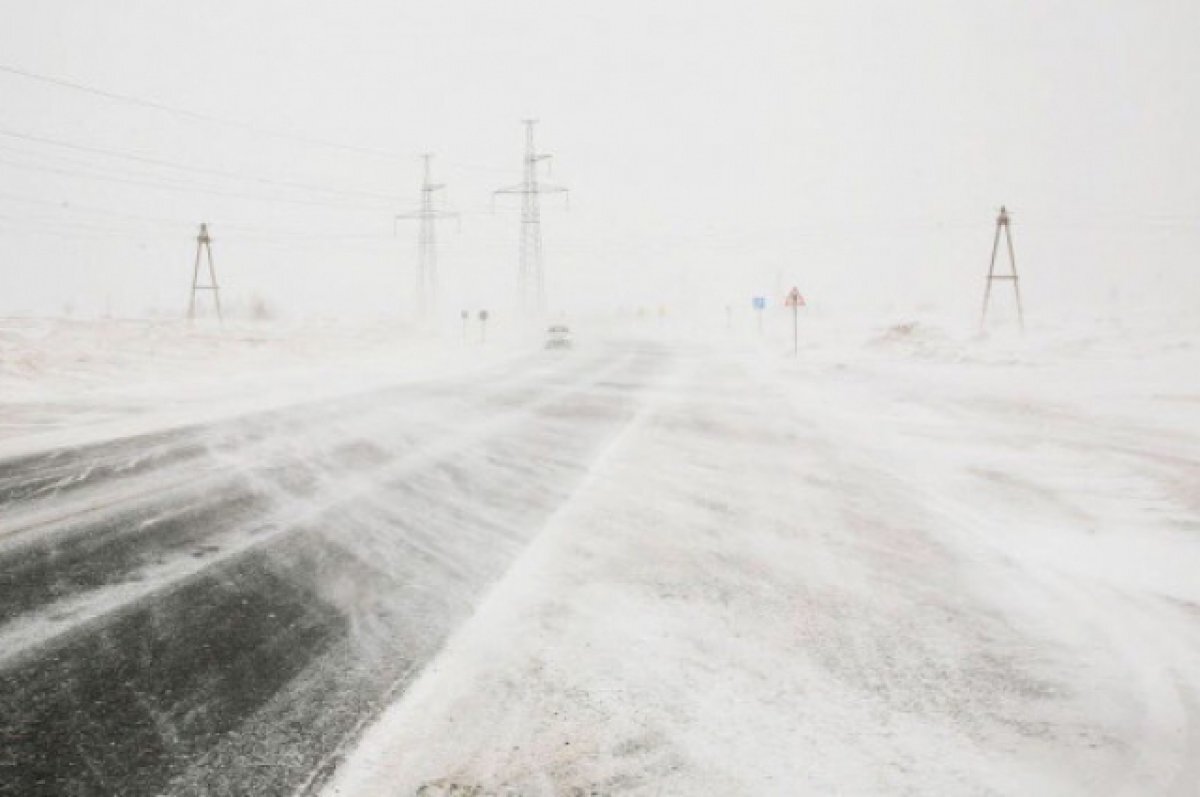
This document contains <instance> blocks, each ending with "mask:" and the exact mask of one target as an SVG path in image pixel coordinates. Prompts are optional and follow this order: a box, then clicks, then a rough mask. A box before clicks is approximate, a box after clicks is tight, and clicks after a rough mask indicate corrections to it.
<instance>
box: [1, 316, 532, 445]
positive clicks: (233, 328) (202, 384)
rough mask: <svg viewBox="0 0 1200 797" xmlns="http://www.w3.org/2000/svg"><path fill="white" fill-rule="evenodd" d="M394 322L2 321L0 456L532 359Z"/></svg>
mask: <svg viewBox="0 0 1200 797" xmlns="http://www.w3.org/2000/svg"><path fill="white" fill-rule="evenodd" d="M472 323H473V326H472V328H471V329H470V330H469V332H470V334H469V336H468V337H467V338H466V339H465V340H464V339H461V338H460V337H459V336H456V335H453V334H451V335H447V336H443V337H438V336H434V335H429V334H422V333H419V332H417V331H415V330H413V329H412V328H410V327H406V326H404V325H400V324H389V323H373V324H366V323H337V322H297V323H289V324H282V323H252V322H246V321H230V322H226V323H225V324H223V325H218V324H216V323H215V322H213V321H211V320H207V321H197V322H196V323H194V324H189V323H188V322H186V321H182V320H115V319H88V320H70V319H49V318H0V454H5V455H7V454H16V453H22V452H25V451H28V450H36V449H42V448H51V447H55V446H61V445H74V444H78V443H81V442H85V441H89V440H104V439H108V438H112V437H117V436H122V435H130V434H137V433H141V432H144V431H147V430H152V429H156V428H163V427H168V426H175V425H179V424H182V423H196V422H203V421H208V420H212V419H215V418H220V417H226V416H229V415H234V414H237V413H242V412H248V411H253V410H256V409H263V408H270V407H277V406H281V405H286V404H291V403H296V402H298V401H311V400H316V399H321V398H330V397H335V396H338V395H344V394H348V393H354V392H361V391H365V390H369V389H371V388H372V387H378V386H380V385H389V384H395V383H398V382H405V381H412V380H417V379H432V378H437V377H443V376H447V375H450V374H455V373H462V372H466V371H469V370H470V369H473V368H478V367H487V366H490V365H494V364H496V363H498V362H501V361H502V360H503V359H504V358H506V357H511V356H514V354H515V353H516V352H519V351H520V350H522V349H527V348H528V346H525V345H523V344H522V342H521V339H520V337H519V336H513V335H511V334H509V335H505V334H503V333H504V330H500V332H501V334H499V335H498V334H496V330H492V332H491V335H490V336H489V339H488V340H487V342H486V345H481V343H480V340H479V330H478V329H477V328H476V327H477V322H472Z"/></svg>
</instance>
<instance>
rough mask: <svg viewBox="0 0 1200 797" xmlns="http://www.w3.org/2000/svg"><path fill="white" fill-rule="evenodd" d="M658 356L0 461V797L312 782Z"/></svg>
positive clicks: (328, 404) (452, 619)
mask: <svg viewBox="0 0 1200 797" xmlns="http://www.w3.org/2000/svg"><path fill="white" fill-rule="evenodd" d="M670 359H671V358H670V356H669V355H668V354H667V353H665V352H663V351H661V350H660V349H659V348H658V347H655V346H614V347H602V348H599V349H597V350H595V351H592V352H580V353H579V354H578V356H572V357H570V358H564V357H554V356H552V355H549V354H547V355H541V354H538V355H536V356H532V357H526V358H524V359H518V360H514V361H512V362H510V363H508V364H507V365H506V366H504V367H497V368H493V369H492V370H490V371H483V372H475V373H472V374H470V375H468V376H463V377H459V378H456V379H443V380H434V381H431V382H426V383H423V384H415V385H404V386H399V387H395V388H390V389H375V390H371V391H368V392H366V393H362V394H359V395H354V396H349V397H344V398H340V399H334V400H322V401H319V402H315V403H311V404H301V405H295V406H291V407H288V408H286V409H280V410H274V411H264V412H259V413H256V414H251V415H246V416H242V417H238V418H234V419H231V420H226V421H222V422H218V423H206V424H201V425H196V426H189V427H182V428H173V429H168V430H164V431H158V432H149V433H146V434H144V435H141V436H138V437H134V438H126V439H118V440H114V441H111V442H108V443H94V444H89V445H86V446H82V447H76V448H71V449H57V450H53V451H49V452H44V453H38V454H28V455H23V456H21V457H17V458H13V459H9V460H5V461H3V462H0V501H2V504H0V511H2V514H0V738H3V739H4V745H3V748H2V751H0V793H3V794H20V795H32V794H67V793H69V794H104V795H111V794H122V795H132V794H161V793H164V792H166V793H172V794H255V795H269V794H290V793H292V792H293V791H294V790H296V789H297V788H303V787H305V784H310V783H315V782H316V779H317V778H318V777H319V775H320V773H321V772H322V771H323V770H324V769H325V768H327V767H328V766H329V765H330V764H331V763H332V762H333V761H334V760H335V757H336V754H337V753H338V752H339V751H340V750H341V749H342V748H343V746H345V745H347V744H349V743H350V741H351V740H352V739H353V738H354V736H355V734H356V733H357V731H358V730H359V729H360V727H361V726H362V724H363V723H364V722H365V721H366V720H368V719H369V718H370V717H371V716H373V714H374V713H375V712H377V711H378V710H379V709H380V708H382V707H383V705H385V704H386V702H387V701H388V700H389V699H390V698H391V697H392V696H394V695H395V694H397V693H399V692H400V691H402V690H403V688H404V686H405V685H406V684H407V683H408V681H409V680H411V678H412V676H413V675H414V674H415V673H416V672H418V671H419V669H420V667H421V666H422V665H423V663H424V662H425V661H426V660H428V659H429V657H430V656H432V655H433V654H434V653H435V652H436V651H437V650H438V648H439V647H440V646H441V644H442V642H443V641H444V639H445V638H446V636H447V635H448V634H449V633H450V632H451V631H452V630H453V629H454V628H455V627H456V626H457V625H458V624H459V623H460V622H461V621H462V620H463V619H464V618H465V617H467V616H469V615H470V614H471V612H472V610H473V608H474V606H475V604H476V603H477V601H478V599H479V597H480V595H482V594H483V592H484V591H485V590H486V589H487V587H488V586H489V585H490V584H492V583H493V582H494V581H495V580H496V579H498V578H499V577H500V575H501V574H502V573H503V572H504V571H505V570H506V569H507V567H508V566H509V564H510V563H511V562H512V560H513V559H514V558H515V557H516V556H517V555H518V554H519V552H520V551H521V550H522V549H523V548H524V546H525V544H526V542H527V541H528V540H529V539H530V538H531V537H533V536H534V535H535V534H536V533H537V531H538V530H539V529H540V528H541V527H542V525H543V523H544V521H545V518H546V517H547V516H548V515H549V514H551V513H552V512H553V511H555V509H556V508H557V507H558V506H560V505H561V504H562V503H563V501H565V500H566V498H567V496H568V495H569V494H570V492H571V491H572V490H573V489H574V487H575V485H576V484H577V483H578V482H579V481H580V480H581V479H582V478H583V477H584V476H585V475H586V473H587V472H588V470H589V468H590V466H591V463H592V460H593V459H594V457H595V456H596V455H597V452H598V451H600V450H602V448H603V446H604V445H605V444H606V442H607V441H608V440H609V439H610V438H611V437H612V436H614V435H615V434H617V433H619V431H620V429H621V428H622V427H623V426H624V425H625V424H626V423H627V422H628V420H629V418H631V417H632V415H633V413H634V412H635V410H636V407H637V406H638V404H639V403H640V402H641V401H642V399H641V394H642V393H643V392H644V391H645V390H647V389H648V387H649V386H650V385H652V384H653V383H654V382H655V381H656V380H657V379H658V378H659V377H658V374H659V372H660V371H661V370H662V368H663V367H664V363H666V362H667V361H669V360H670Z"/></svg>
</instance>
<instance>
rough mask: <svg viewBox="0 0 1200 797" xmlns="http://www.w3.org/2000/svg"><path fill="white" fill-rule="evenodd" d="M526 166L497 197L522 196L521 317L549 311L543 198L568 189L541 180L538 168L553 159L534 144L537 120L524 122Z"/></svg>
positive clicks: (518, 298)
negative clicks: (543, 228) (519, 175)
mask: <svg viewBox="0 0 1200 797" xmlns="http://www.w3.org/2000/svg"><path fill="white" fill-rule="evenodd" d="M522 123H523V124H524V125H525V166H524V173H523V178H522V180H521V182H520V183H517V184H516V185H512V186H509V187H507V188H501V189H499V190H498V191H496V192H495V193H496V194H520V195H521V242H520V255H519V261H518V268H517V301H518V304H519V305H520V308H521V312H522V314H524V315H526V316H528V315H541V314H542V313H544V312H545V310H546V276H545V270H544V265H543V262H542V209H541V195H542V194H565V193H567V189H566V188H563V187H562V186H557V185H551V184H550V183H545V182H542V181H541V180H539V179H538V164H539V163H540V162H542V161H549V160H550V158H551V156H550V155H547V154H544V153H539V152H538V151H537V149H536V147H535V146H534V143H533V127H534V125H536V124H537V120H536V119H525V120H523V122H522Z"/></svg>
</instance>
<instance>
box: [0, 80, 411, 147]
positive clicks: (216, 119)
mask: <svg viewBox="0 0 1200 797" xmlns="http://www.w3.org/2000/svg"><path fill="white" fill-rule="evenodd" d="M0 72H3V73H6V74H9V75H15V76H18V77H22V78H26V79H28V80H34V81H37V82H39V83H45V84H48V85H52V86H57V87H59V88H64V89H69V90H71V91H76V92H80V93H83V94H90V95H92V96H94V97H102V98H104V99H106V100H112V101H114V102H122V103H126V104H128V105H134V106H138V107H141V108H148V109H150V110H155V111H161V112H164V113H169V114H174V115H175V116H181V117H184V118H187V119H192V120H195V121H200V122H208V123H210V124H216V125H221V126H222V127H228V128H233V129H236V130H241V131H243V132H248V133H254V134H255V135H261V136H268V137H270V138H277V139H282V140H286V141H295V142H297V143H300V144H307V145H309V146H318V147H326V148H328V149H338V150H343V151H345V152H354V153H357V154H360V155H371V156H374V157H379V158H390V159H404V160H407V159H408V156H405V155H400V154H397V153H395V152H388V151H387V150H381V149H375V148H373V147H362V146H357V145H354V144H344V143H340V142H337V141H329V140H326V139H321V138H313V137H310V136H300V135H296V134H295V133H285V132H283V131H281V130H271V129H269V128H264V127H259V126H257V125H253V124H250V123H249V122H242V121H238V120H234V119H225V118H222V117H220V116H215V115H213V114H207V113H201V112H199V111H193V110H191V109H188V108H180V107H178V106H175V105H168V104H166V103H162V102H156V101H154V100H147V99H144V98H141V97H135V96H133V95H130V94H122V93H120V92H116V91H109V90H107V89H100V88H96V87H94V86H87V85H84V84H82V83H77V82H75V81H72V80H65V79H63V78H57V77H51V76H49V75H40V74H38V73H36V72H30V71H29V70H26V69H20V68H18V67H15V66H9V65H6V64H0Z"/></svg>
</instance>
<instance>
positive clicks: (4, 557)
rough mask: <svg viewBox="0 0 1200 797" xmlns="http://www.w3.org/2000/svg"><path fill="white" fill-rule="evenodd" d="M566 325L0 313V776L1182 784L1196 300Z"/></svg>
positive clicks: (927, 790)
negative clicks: (522, 327)
mask: <svg viewBox="0 0 1200 797" xmlns="http://www.w3.org/2000/svg"><path fill="white" fill-rule="evenodd" d="M573 326H578V328H577V329H576V334H577V340H578V346H577V348H576V349H574V350H572V351H567V352H561V351H553V352H551V351H544V350H542V349H541V348H540V346H538V345H536V344H537V339H536V338H534V339H527V338H526V339H522V338H520V337H518V336H515V335H514V336H510V337H509V338H507V339H504V340H501V341H498V342H496V343H492V344H489V346H487V347H480V346H478V345H477V344H476V343H475V342H474V341H473V340H469V341H468V343H467V345H465V346H464V345H463V343H462V341H461V340H459V339H458V337H457V336H455V335H450V336H449V337H448V338H443V339H440V340H439V339H435V338H432V337H421V336H416V335H413V334H412V333H411V332H407V331H404V330H400V329H396V328H388V327H344V326H336V325H319V326H313V325H308V326H303V325H300V326H295V327H286V328H285V327H271V326H236V325H234V326H230V327H227V328H226V329H224V330H218V329H216V328H213V327H198V328H189V327H187V326H186V325H182V324H174V323H160V322H83V321H77V322H51V321H27V320H26V321H6V322H4V324H3V325H0V341H2V342H3V349H2V350H0V418H2V420H3V431H2V434H0V466H2V467H0V488H2V489H0V572H3V573H5V574H6V578H5V579H0V593H2V594H0V598H2V599H3V600H0V608H2V609H3V611H0V735H5V738H7V739H9V741H10V744H9V745H8V746H7V748H6V750H5V751H4V754H3V756H0V794H3V793H23V794H43V793H44V794H53V793H80V794H108V793H123V794H162V793H168V794H250V793H253V794H262V795H274V794H280V795H285V794H315V793H323V794H325V795H327V796H331V797H356V796H357V795H398V796H399V795H405V796H407V795H420V797H450V795H454V797H485V796H487V797H499V796H500V795H504V796H505V797H508V796H510V795H593V794H594V795H625V794H628V795H697V794H705V795H707V794H712V795H794V794H812V795H832V794H846V795H892V794H913V795H928V794H947V795H965V794H980V795H993V794H995V795H1030V794H1054V795H1095V794H1104V795H1191V794H1197V793H1200V577H1197V575H1196V574H1197V573H1200V347H1198V345H1197V341H1200V335H1198V334H1197V330H1196V328H1195V327H1194V326H1189V325H1187V324H1183V325H1180V324H1173V323H1170V322H1168V321H1167V320H1164V319H1157V320H1155V321H1154V322H1153V323H1146V324H1144V325H1142V326H1140V327H1138V328H1136V329H1135V330H1130V329H1128V328H1126V329H1123V328H1120V327H1118V326H1115V325H1111V324H1101V325H1093V326H1087V327H1079V326H1077V327H1075V328H1074V329H1053V328H1051V329H1046V328H1037V327H1034V328H1032V329H1030V330H1029V332H1028V333H1027V334H1026V335H1024V336H1018V335H1015V334H1010V333H1001V334H994V335H991V336H989V337H987V338H978V337H975V336H973V335H970V334H957V333H954V332H952V331H950V330H951V327H948V326H938V325H935V324H930V323H921V322H904V323H898V324H891V325H883V326H872V325H853V324H842V325H837V324H833V323H831V322H828V321H821V320H819V319H817V320H809V319H806V320H805V325H804V327H803V329H802V345H801V347H800V352H799V355H798V356H792V352H791V342H790V339H788V336H787V335H786V334H785V333H786V332H790V329H788V328H787V324H786V318H785V317H773V318H772V319H771V321H770V324H769V326H768V330H769V332H770V333H771V334H769V335H768V336H767V337H765V338H763V337H759V336H758V335H757V334H755V332H754V329H753V327H751V326H747V327H746V328H745V329H738V330H735V333H736V334H732V335H730V334H727V333H726V331H725V330H720V329H719V330H707V331H705V332H703V334H698V333H696V332H695V330H685V329H683V328H682V325H680V326H676V325H675V322H673V321H670V322H665V323H664V322H659V321H657V320H654V321H649V322H646V323H640V324H638V323H633V322H629V323H624V324H615V323H613V324H598V323H597V324H591V325H573ZM1080 329H1084V330H1086V332H1083V333H1081V332H1080V331H1079V330H1080ZM131 435H136V436H133V437H131ZM84 444H86V445H84ZM64 447H65V448H64ZM113 740H118V741H117V742H114V741H113ZM114 743H115V744H119V745H123V746H122V747H120V748H119V749H114V748H113V747H112V745H113V744H114Z"/></svg>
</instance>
